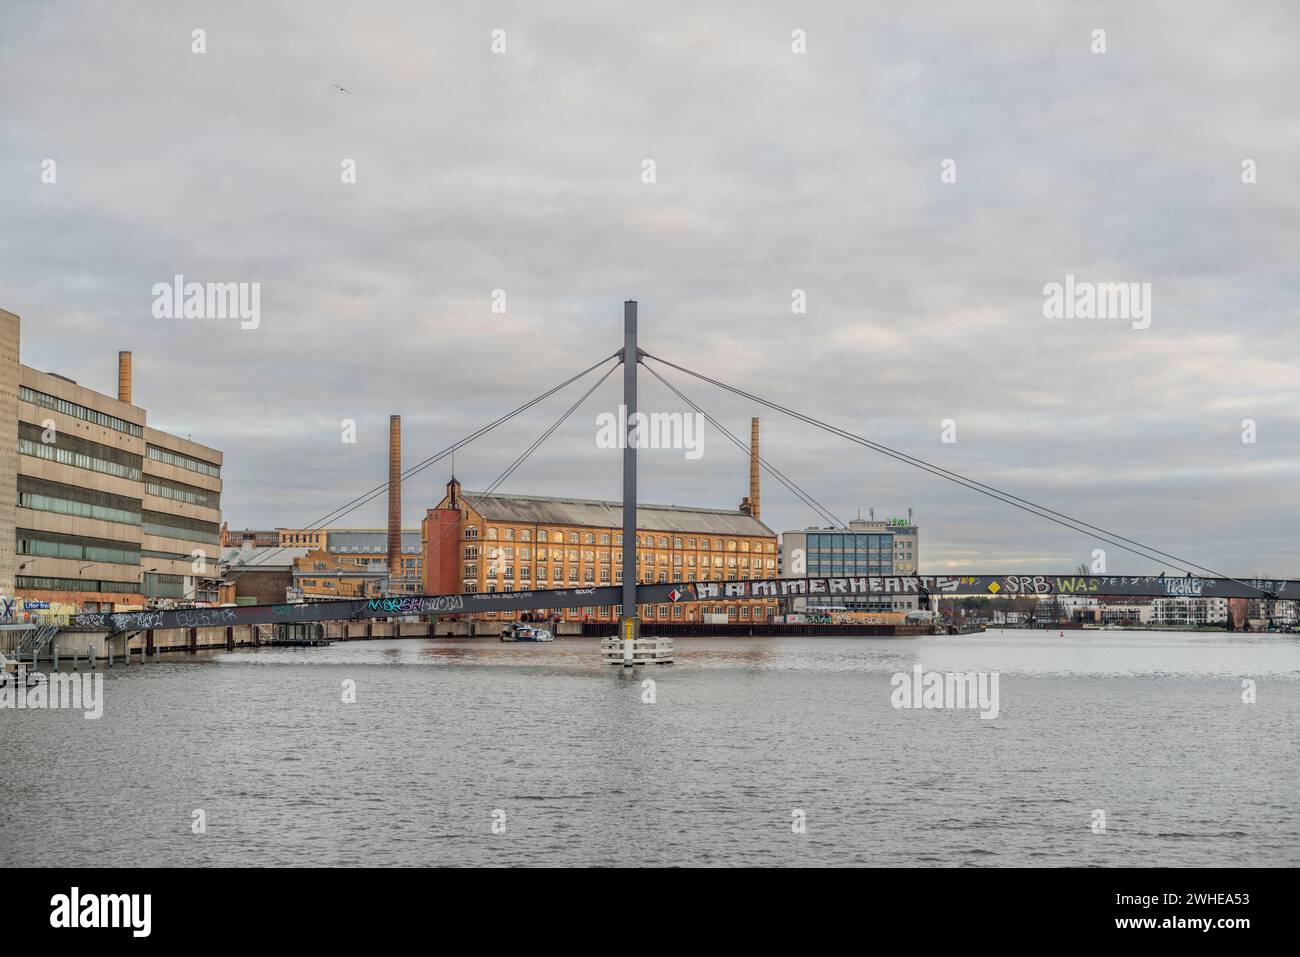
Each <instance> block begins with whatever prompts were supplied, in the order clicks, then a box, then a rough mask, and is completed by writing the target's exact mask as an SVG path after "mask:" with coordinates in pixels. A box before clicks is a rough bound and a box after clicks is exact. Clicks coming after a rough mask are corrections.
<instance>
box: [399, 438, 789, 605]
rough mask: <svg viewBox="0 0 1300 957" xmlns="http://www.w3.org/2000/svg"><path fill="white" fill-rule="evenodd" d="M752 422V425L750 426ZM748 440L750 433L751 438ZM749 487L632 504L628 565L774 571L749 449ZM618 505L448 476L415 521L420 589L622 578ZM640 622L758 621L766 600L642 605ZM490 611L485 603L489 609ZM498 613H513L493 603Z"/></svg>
mask: <svg viewBox="0 0 1300 957" xmlns="http://www.w3.org/2000/svg"><path fill="white" fill-rule="evenodd" d="M756 432H757V425H756V424H755V433H756ZM751 445H752V447H753V448H754V449H756V447H757V442H756V441H754V442H752V443H751ZM751 458H752V460H753V466H752V468H751V471H750V492H749V496H748V497H747V498H746V499H745V500H744V501H743V502H742V503H741V505H740V507H739V508H737V509H712V508H694V507H686V506H678V505H643V504H639V505H638V506H637V541H636V546H637V548H636V555H637V565H638V568H637V569H636V574H637V580H638V581H641V582H673V581H681V582H696V581H728V580H736V579H746V578H775V577H777V574H778V568H777V551H776V545H777V541H776V533H775V532H773V531H772V529H770V528H768V527H767V526H766V525H764V524H763V523H762V521H760V519H759V514H758V512H759V507H758V503H759V488H758V469H757V454H756V451H755V452H754V453H753V454H752V455H751ZM622 545H623V532H622V504H621V503H620V502H607V501H594V500H590V499H577V498H565V497H555V498H548V497H541V496H535V495H501V494H495V493H494V494H492V495H485V494H483V493H480V492H466V491H463V490H462V489H461V487H460V483H459V482H458V481H456V479H455V478H452V479H451V480H450V481H449V482H448V483H447V488H446V493H445V494H444V495H443V498H442V500H441V501H440V502H439V503H438V505H437V507H435V508H431V509H429V510H428V511H427V513H426V515H425V519H424V521H423V523H422V526H421V547H422V550H423V554H424V591H425V592H426V593H428V594H448V593H455V592H467V593H469V592H497V591H529V590H532V589H534V588H536V589H539V590H540V589H544V588H589V587H596V586H600V585H618V584H621V583H622V581H623V554H622ZM639 612H640V615H641V618H642V620H644V621H647V622H657V621H700V620H702V617H701V616H702V615H704V614H706V613H710V614H715V615H717V614H725V615H727V617H728V620H730V621H735V622H753V621H764V620H766V619H768V618H770V617H771V616H772V615H773V614H774V613H775V612H776V601H775V600H773V599H747V600H728V601H727V602H726V603H725V604H721V605H718V606H716V607H715V606H712V605H699V604H696V603H694V602H684V603H681V604H673V605H643V606H641V608H640V610H639ZM494 614H495V613H491V612H488V613H486V615H487V616H488V617H492V616H493V615H494ZM618 614H619V607H618V606H608V605H607V606H592V607H587V608H572V609H569V610H567V611H565V612H563V613H562V617H563V618H564V619H566V620H569V621H581V620H584V619H587V620H591V621H604V622H614V621H617V619H618ZM500 617H501V618H512V617H515V613H512V612H501V613H500Z"/></svg>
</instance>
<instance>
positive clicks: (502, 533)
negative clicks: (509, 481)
mask: <svg viewBox="0 0 1300 957" xmlns="http://www.w3.org/2000/svg"><path fill="white" fill-rule="evenodd" d="M516 536H518V537H516ZM484 537H485V538H487V539H488V540H489V541H498V540H499V541H506V542H513V541H520V542H530V541H532V532H531V531H530V530H529V529H526V528H525V529H520V530H519V531H518V532H516V531H515V529H513V528H505V529H497V528H496V527H494V526H488V529H487V533H486V535H485V536H484ZM465 538H466V540H469V541H473V540H477V538H478V529H477V528H476V527H475V526H473V525H469V526H466V528H465ZM537 541H538V542H546V541H550V542H556V543H564V542H567V543H568V544H570V545H578V544H583V545H596V544H601V545H610V544H614V545H622V544H623V536H622V534H614V535H611V534H609V533H607V532H605V533H601V534H599V535H598V534H596V533H595V532H584V533H582V534H581V535H580V534H579V533H578V532H568V533H565V532H561V531H559V530H558V529H556V530H553V531H550V532H548V531H547V530H546V529H538V531H537ZM668 542H669V539H668V536H666V535H660V536H659V537H658V538H657V539H656V537H655V536H654V535H638V536H637V537H636V543H637V545H640V546H643V547H645V548H654V547H656V546H658V547H659V548H669V547H671V548H676V549H691V550H697V549H698V550H700V551H709V550H710V549H713V550H715V551H729V552H734V551H742V552H748V551H750V550H751V543H750V542H747V541H740V542H737V541H736V540H735V539H726V540H723V539H720V538H718V539H708V538H700V539H695V538H682V537H674V538H673V539H672V545H671V546H670V545H669V544H668ZM752 550H753V551H756V552H761V551H764V550H766V551H768V552H772V553H775V552H776V543H775V542H754V543H753V547H752Z"/></svg>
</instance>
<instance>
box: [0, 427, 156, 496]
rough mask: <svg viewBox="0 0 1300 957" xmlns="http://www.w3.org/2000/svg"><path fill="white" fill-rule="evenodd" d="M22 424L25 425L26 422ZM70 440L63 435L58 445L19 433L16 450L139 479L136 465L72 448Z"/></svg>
mask: <svg viewBox="0 0 1300 957" xmlns="http://www.w3.org/2000/svg"><path fill="white" fill-rule="evenodd" d="M22 424H23V425H26V423H22ZM38 431H39V430H38ZM71 441H72V440H70V439H68V438H67V437H66V436H65V437H64V438H63V439H62V440H60V444H58V445H55V444H46V443H44V442H42V441H41V440H40V439H38V438H32V437H30V436H26V435H21V434H20V435H19V437H18V452H19V454H21V455H30V456H32V457H33V458H38V459H45V460H46V461H49V462H58V463H59V464H60V465H71V466H73V467H74V468H79V469H86V470H87V471H90V472H100V473H102V474H104V475H115V476H117V477H118V478H124V479H129V480H130V481H132V482H138V481H140V477H141V471H140V467H139V466H138V465H129V464H126V463H123V462H114V461H111V460H109V459H107V458H100V457H99V456H96V455H94V454H91V453H90V452H87V451H81V450H78V449H76V448H73V447H72V445H71ZM85 444H86V445H94V444H96V443H93V442H87V443H85ZM134 458H136V459H137V460H138V459H139V456H134Z"/></svg>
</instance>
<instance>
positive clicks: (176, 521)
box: [141, 511, 221, 545]
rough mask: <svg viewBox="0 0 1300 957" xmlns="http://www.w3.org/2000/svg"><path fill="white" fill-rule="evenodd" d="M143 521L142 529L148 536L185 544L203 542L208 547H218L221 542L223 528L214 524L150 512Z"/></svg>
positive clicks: (180, 516) (143, 515) (144, 516)
mask: <svg viewBox="0 0 1300 957" xmlns="http://www.w3.org/2000/svg"><path fill="white" fill-rule="evenodd" d="M141 519H142V520H141V528H142V529H143V531H144V533H145V534H146V535H158V536H160V537H162V538H176V539H180V540H181V541H183V542H203V543H205V544H208V545H216V544H218V543H219V542H220V541H221V526H219V525H216V524H214V523H212V522H204V521H200V520H199V519H197V518H186V517H185V516H183V515H168V514H167V513H166V512H150V511H145V512H143V513H142V516H141Z"/></svg>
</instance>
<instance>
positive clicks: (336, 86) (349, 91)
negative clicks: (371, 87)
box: [334, 83, 352, 96]
mask: <svg viewBox="0 0 1300 957" xmlns="http://www.w3.org/2000/svg"><path fill="white" fill-rule="evenodd" d="M334 89H336V90H338V91H339V92H340V93H346V94H347V95H348V96H351V95H352V91H351V90H345V89H343V87H341V86H339V85H338V84H337V83H335V84H334Z"/></svg>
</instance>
